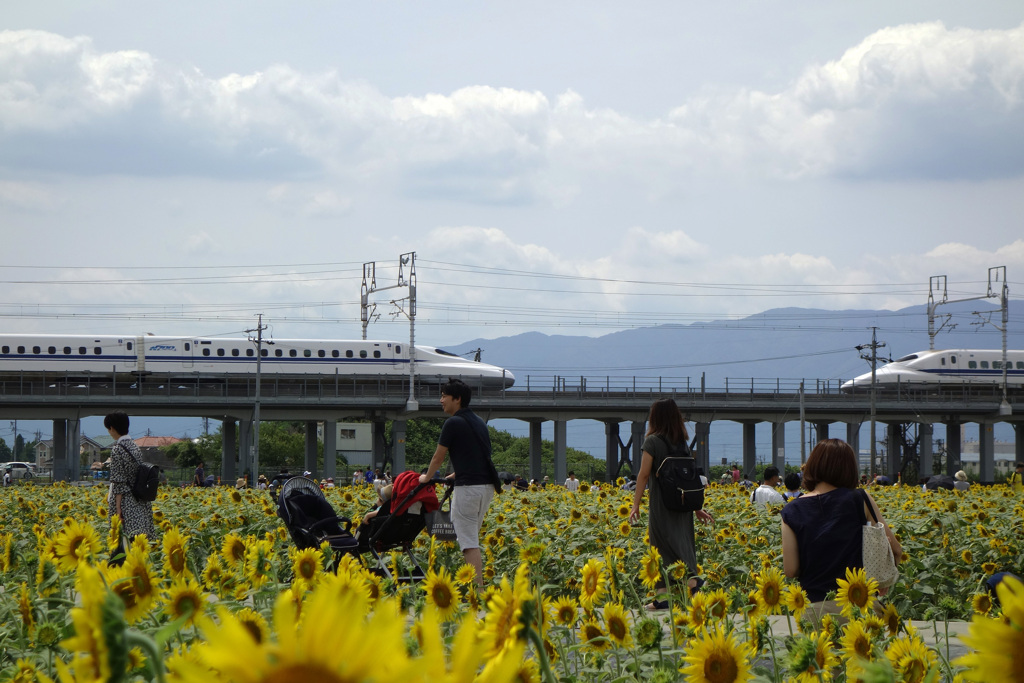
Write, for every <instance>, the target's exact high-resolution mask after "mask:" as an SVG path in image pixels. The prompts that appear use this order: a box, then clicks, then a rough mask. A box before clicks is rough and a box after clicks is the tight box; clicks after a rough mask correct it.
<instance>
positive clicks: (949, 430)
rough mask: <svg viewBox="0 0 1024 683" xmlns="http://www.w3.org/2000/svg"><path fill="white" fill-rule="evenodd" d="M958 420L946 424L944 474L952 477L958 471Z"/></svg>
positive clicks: (959, 427)
mask: <svg viewBox="0 0 1024 683" xmlns="http://www.w3.org/2000/svg"><path fill="white" fill-rule="evenodd" d="M960 430H961V424H960V420H958V419H956V418H952V419H950V420H948V421H947V422H946V474H948V475H949V476H951V477H952V476H953V475H954V474H956V472H957V470H959V469H960V439H961V433H960Z"/></svg>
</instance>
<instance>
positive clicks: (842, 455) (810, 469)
mask: <svg viewBox="0 0 1024 683" xmlns="http://www.w3.org/2000/svg"><path fill="white" fill-rule="evenodd" d="M820 481H823V482H825V483H826V484H831V485H832V486H835V487H836V488H840V489H855V488H857V454H856V453H854V452H853V448H851V447H850V444H848V443H846V442H845V441H843V440H842V439H824V440H822V441H819V442H818V444H817V445H816V446H815V447H814V450H812V451H811V454H810V455H809V456H808V457H807V462H806V463H805V464H804V488H805V489H807V490H808V491H813V490H814V487H815V486H817V485H818V482H820Z"/></svg>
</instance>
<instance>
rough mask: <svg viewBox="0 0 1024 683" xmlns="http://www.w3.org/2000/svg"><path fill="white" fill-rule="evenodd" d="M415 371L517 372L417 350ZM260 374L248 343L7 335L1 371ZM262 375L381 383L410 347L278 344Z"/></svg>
mask: <svg viewBox="0 0 1024 683" xmlns="http://www.w3.org/2000/svg"><path fill="white" fill-rule="evenodd" d="M414 356H415V362H416V368H415V370H416V374H417V375H418V376H419V377H421V378H423V379H424V380H429V379H437V380H438V381H444V380H446V379H447V377H449V376H450V377H462V378H464V379H466V380H467V381H469V379H473V380H476V381H478V382H479V383H480V384H481V385H483V386H490V387H510V386H512V384H513V383H514V382H515V377H513V375H512V373H510V372H509V371H507V370H505V369H504V368H500V367H498V366H495V365H489V364H487V363H481V362H480V361H473V360H469V359H466V358H462V357H460V356H457V355H455V354H453V353H449V352H447V351H444V350H442V349H438V348H434V347H428V346H419V345H417V346H416V352H415V354H414ZM22 372H60V373H89V374H101V375H102V374H105V375H110V374H114V375H117V374H133V375H146V374H150V373H161V374H183V375H184V374H193V373H217V374H255V372H256V345H255V344H254V343H253V342H252V341H250V340H249V339H247V338H226V337H223V338H222V337H157V336H152V335H140V336H100V335H95V336H85V335H32V334H8V335H0V374H6V375H11V374H14V373H22ZM260 372H261V373H267V374H271V375H335V374H337V375H339V376H342V377H344V378H354V379H359V378H363V379H376V378H380V377H392V376H393V377H396V378H400V377H408V376H409V345H408V344H403V343H401V342H392V341H374V340H365V339H360V340H327V339H273V340H269V339H268V340H265V341H264V342H263V344H262V346H261V349H260Z"/></svg>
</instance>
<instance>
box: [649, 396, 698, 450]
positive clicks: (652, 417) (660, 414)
mask: <svg viewBox="0 0 1024 683" xmlns="http://www.w3.org/2000/svg"><path fill="white" fill-rule="evenodd" d="M651 434H657V435H659V436H662V437H664V438H665V440H666V441H668V442H669V443H670V444H673V445H675V444H678V443H682V442H683V441H689V440H690V437H689V435H688V434H687V433H686V421H685V420H684V419H683V413H682V412H681V411H680V410H679V406H677V405H676V402H675V401H673V400H672V399H670V398H662V399H658V400H657V401H655V402H654V403H652V404H651V412H650V414H648V415H647V436H650V435H651Z"/></svg>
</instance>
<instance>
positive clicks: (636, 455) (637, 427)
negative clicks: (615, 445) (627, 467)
mask: <svg viewBox="0 0 1024 683" xmlns="http://www.w3.org/2000/svg"><path fill="white" fill-rule="evenodd" d="M646 427H647V423H646V422H644V421H643V420H633V421H632V422H630V423H629V443H630V447H631V450H632V457H633V474H634V475H635V474H636V473H637V472H639V471H640V466H641V465H642V464H643V462H644V431H645V428H646Z"/></svg>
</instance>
